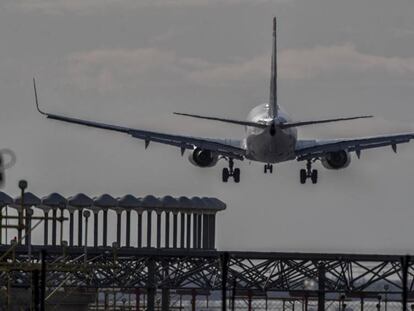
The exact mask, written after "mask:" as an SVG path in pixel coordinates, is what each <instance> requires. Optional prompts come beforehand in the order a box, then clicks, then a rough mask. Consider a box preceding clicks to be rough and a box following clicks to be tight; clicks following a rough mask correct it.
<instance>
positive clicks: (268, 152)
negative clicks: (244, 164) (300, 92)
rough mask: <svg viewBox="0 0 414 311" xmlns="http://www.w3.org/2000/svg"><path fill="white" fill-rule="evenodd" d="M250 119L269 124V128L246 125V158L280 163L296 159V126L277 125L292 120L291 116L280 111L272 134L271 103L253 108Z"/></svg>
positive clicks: (244, 142)
mask: <svg viewBox="0 0 414 311" xmlns="http://www.w3.org/2000/svg"><path fill="white" fill-rule="evenodd" d="M247 120H248V121H251V122H258V123H264V124H269V126H268V127H267V128H264V129H261V128H257V127H250V126H247V127H246V137H245V139H244V141H243V144H244V146H243V147H244V148H245V149H246V150H247V154H246V158H247V159H249V160H253V161H259V162H264V163H279V162H284V161H289V160H293V159H295V157H296V156H295V146H296V141H297V130H296V128H288V129H280V128H279V127H278V126H277V125H278V124H281V123H286V122H289V121H290V118H289V116H288V115H287V114H286V113H285V112H283V111H282V110H280V111H279V113H278V115H277V117H276V118H275V119H274V124H275V126H276V132H275V133H274V135H272V134H271V124H272V121H273V119H272V117H271V116H270V114H269V105H268V104H261V105H259V106H257V107H255V108H253V109H252V110H251V111H250V113H249V115H248V117H247Z"/></svg>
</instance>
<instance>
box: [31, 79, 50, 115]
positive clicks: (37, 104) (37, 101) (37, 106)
mask: <svg viewBox="0 0 414 311" xmlns="http://www.w3.org/2000/svg"><path fill="white" fill-rule="evenodd" d="M33 90H34V95H35V103H36V109H37V111H39V113H41V114H43V115H45V116H46V115H47V113H46V112H44V111H42V110H41V109H40V108H39V100H38V98H37V89H36V79H35V77H33Z"/></svg>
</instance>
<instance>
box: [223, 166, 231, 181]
mask: <svg viewBox="0 0 414 311" xmlns="http://www.w3.org/2000/svg"><path fill="white" fill-rule="evenodd" d="M229 177H230V172H229V169H228V168H223V174H222V178H223V182H228V181H229Z"/></svg>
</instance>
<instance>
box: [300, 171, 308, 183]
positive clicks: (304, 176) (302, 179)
mask: <svg viewBox="0 0 414 311" xmlns="http://www.w3.org/2000/svg"><path fill="white" fill-rule="evenodd" d="M306 179H308V174H307V173H306V170H305V169H301V170H300V183H301V184H302V185H304V184H306Z"/></svg>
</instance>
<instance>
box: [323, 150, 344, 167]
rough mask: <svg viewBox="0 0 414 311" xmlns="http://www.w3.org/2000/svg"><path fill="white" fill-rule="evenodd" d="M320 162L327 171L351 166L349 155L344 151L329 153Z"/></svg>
mask: <svg viewBox="0 0 414 311" xmlns="http://www.w3.org/2000/svg"><path fill="white" fill-rule="evenodd" d="M321 162H322V165H323V166H324V167H325V168H327V169H328V170H340V169H343V168H346V167H348V166H349V164H351V155H350V154H349V152H348V151H345V150H341V151H337V152H330V153H328V155H327V156H326V157H324V158H322V160H321Z"/></svg>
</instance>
